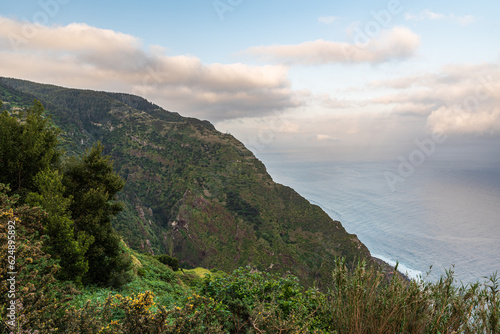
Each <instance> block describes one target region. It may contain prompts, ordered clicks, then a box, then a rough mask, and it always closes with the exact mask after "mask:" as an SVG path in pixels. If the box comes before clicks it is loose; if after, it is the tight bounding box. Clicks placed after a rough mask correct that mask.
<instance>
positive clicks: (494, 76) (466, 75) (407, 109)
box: [368, 63, 500, 135]
mask: <svg viewBox="0 0 500 334" xmlns="http://www.w3.org/2000/svg"><path fill="white" fill-rule="evenodd" d="M368 86H369V87H372V88H385V89H387V88H389V89H393V90H395V91H394V92H393V93H390V94H386V95H381V96H379V97H377V98H374V99H371V100H370V102H371V103H375V104H382V105H387V106H391V108H392V112H394V113H398V114H414V115H419V116H425V117H427V127H428V128H429V129H430V130H431V131H433V132H444V133H450V134H451V133H453V134H475V135H491V134H500V65H499V64H495V63H483V64H477V65H448V66H444V67H442V68H441V69H440V71H438V72H436V73H424V74H420V75H413V76H408V77H402V78H396V79H389V80H380V81H375V82H372V83H370V84H369V85H368Z"/></svg>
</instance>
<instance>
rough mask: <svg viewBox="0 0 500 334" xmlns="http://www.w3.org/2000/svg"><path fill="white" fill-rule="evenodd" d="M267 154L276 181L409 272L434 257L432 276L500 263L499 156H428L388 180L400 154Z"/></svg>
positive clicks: (465, 276)
mask: <svg viewBox="0 0 500 334" xmlns="http://www.w3.org/2000/svg"><path fill="white" fill-rule="evenodd" d="M264 162H265V164H266V166H267V167H268V171H269V172H270V174H271V175H272V177H273V179H274V180H275V181H277V182H279V183H282V184H285V185H288V186H291V187H292V188H294V189H295V190H296V191H298V192H299V193H300V194H301V195H303V196H304V197H306V198H307V199H308V200H310V201H311V202H312V203H315V204H318V205H320V206H321V207H322V208H323V209H324V210H325V211H326V212H327V213H328V214H329V215H330V217H332V219H335V220H339V221H341V222H342V224H343V225H344V227H345V228H346V230H347V231H348V232H350V233H355V234H357V235H358V237H359V239H360V240H361V241H362V242H363V243H365V244H366V246H367V247H368V248H369V250H370V252H371V253H372V255H374V256H376V257H379V258H382V259H384V260H386V261H387V262H392V264H394V263H395V261H399V263H400V270H402V271H406V270H408V273H409V275H410V276H413V277H417V276H418V275H423V276H425V274H426V272H427V271H428V270H429V267H430V266H431V265H432V266H433V268H432V272H431V275H430V277H429V279H431V280H435V279H436V278H438V277H439V276H440V275H441V274H443V273H444V269H449V268H451V267H452V266H453V265H454V270H455V274H456V275H455V276H456V278H457V279H458V280H461V281H463V282H464V283H467V282H473V281H478V280H479V281H483V280H484V279H483V276H489V275H491V274H492V273H494V272H495V271H498V270H499V269H500V162H487V163H486V162H485V163H478V162H464V161H462V162H460V161H425V163H424V164H422V165H421V166H418V167H417V168H415V170H414V172H413V173H411V175H410V176H408V177H405V178H403V180H404V181H401V182H397V183H395V184H394V186H393V187H391V185H390V182H388V181H387V177H386V175H385V174H386V173H387V172H392V173H395V174H396V175H397V168H398V164H400V162H399V161H387V162H296V161H295V162H293V163H290V162H289V161H277V160H276V159H272V157H270V156H266V157H265V158H264ZM392 188H393V189H392ZM393 190H394V191H393Z"/></svg>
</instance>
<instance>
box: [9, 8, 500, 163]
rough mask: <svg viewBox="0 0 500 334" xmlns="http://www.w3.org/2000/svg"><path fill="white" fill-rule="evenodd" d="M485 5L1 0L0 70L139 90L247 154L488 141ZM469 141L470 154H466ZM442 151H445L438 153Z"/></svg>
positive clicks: (490, 83)
mask: <svg viewBox="0 0 500 334" xmlns="http://www.w3.org/2000/svg"><path fill="white" fill-rule="evenodd" d="M498 13H500V3H498V2H496V1H475V2H456V1H439V2H436V1H414V0H390V1H357V2H346V1H323V0H319V1H314V2H306V1H281V0H276V1H262V0H254V1H250V0H215V1H213V0H210V1H202V0H197V1H172V0H170V1H147V2H146V1H141V2H139V1H77V0H40V1H22V2H20V1H8V2H4V3H3V4H2V7H0V75H1V76H9V77H16V78H22V79H28V80H33V81H38V82H45V83H52V84H58V85H62V86H69V87H77V88H88V89H97V90H109V91H123V92H129V93H133V94H137V95H141V96H143V97H145V98H147V99H148V100H150V101H153V102H155V103H156V104H159V105H160V106H162V107H164V108H165V109H168V110H173V111H177V112H179V113H181V114H183V115H186V116H194V117H198V118H202V119H208V120H210V121H211V122H213V123H214V124H215V125H216V127H217V128H218V129H219V130H221V131H224V132H230V133H232V134H234V135H235V136H236V137H237V138H239V139H240V140H242V141H243V142H244V143H245V144H247V146H249V147H250V148H251V149H252V150H253V151H254V152H255V153H256V154H257V155H258V156H272V155H273V154H274V155H275V156H277V154H278V153H279V154H280V156H286V157H288V158H291V159H294V158H295V159H297V158H299V157H300V158H307V159H311V160H319V159H325V157H328V159H333V160H335V159H337V160H382V159H384V160H396V159H397V158H398V156H400V155H404V154H405V153H410V152H411V151H412V150H413V149H414V147H415V141H416V140H423V139H425V138H432V135H433V134H435V133H442V134H444V135H446V138H447V141H446V142H445V143H443V144H442V145H441V150H437V151H436V153H435V154H434V155H433V158H440V157H442V158H445V157H446V158H449V157H450V156H453V157H454V158H456V159H467V158H470V159H479V158H478V157H480V159H483V158H484V159H486V158H491V157H492V156H495V155H496V154H497V153H498V152H499V144H498V143H499V138H500V136H499V134H500V96H499V95H500V94H499V91H500V89H499V88H500V85H499V84H500V67H499V58H500V34H499V32H500V24H499V22H500V21H498V19H497V15H498ZM478 151H479V152H478ZM450 152H453V153H450Z"/></svg>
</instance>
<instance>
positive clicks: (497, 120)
mask: <svg viewBox="0 0 500 334" xmlns="http://www.w3.org/2000/svg"><path fill="white" fill-rule="evenodd" d="M497 102H498V101H497ZM427 126H428V127H429V128H430V129H431V131H433V132H435V133H444V134H462V135H463V134H467V135H498V134H500V105H498V104H497V105H494V106H492V105H489V106H486V107H483V108H481V109H478V110H466V109H464V108H461V107H460V106H452V107H448V106H443V107H440V108H438V109H437V110H435V111H433V112H432V113H431V114H430V115H429V117H428V118H427Z"/></svg>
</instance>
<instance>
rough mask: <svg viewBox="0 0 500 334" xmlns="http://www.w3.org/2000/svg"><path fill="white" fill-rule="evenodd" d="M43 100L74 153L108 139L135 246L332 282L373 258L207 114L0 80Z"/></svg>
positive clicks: (22, 97)
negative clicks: (338, 262)
mask: <svg viewBox="0 0 500 334" xmlns="http://www.w3.org/2000/svg"><path fill="white" fill-rule="evenodd" d="M33 99H37V100H39V101H41V102H42V103H43V104H44V105H45V109H46V111H47V113H48V114H50V115H51V117H52V119H53V122H54V123H55V124H56V125H57V126H58V127H59V128H61V130H62V131H63V132H62V135H61V138H62V145H63V147H64V148H65V150H66V151H67V153H68V154H69V155H76V154H81V153H82V152H83V151H85V149H87V148H89V147H91V146H92V145H93V144H94V143H95V142H97V141H100V142H102V143H103V145H104V146H105V149H106V150H105V153H106V154H108V155H110V156H111V157H112V159H113V160H114V162H115V169H116V170H117V171H118V172H119V174H120V175H121V176H122V177H123V178H124V179H125V180H126V181H127V183H126V186H125V188H124V190H123V191H122V192H121V193H120V194H119V198H120V200H122V201H123V202H124V204H125V209H124V211H123V212H122V213H121V214H119V215H118V216H117V217H116V219H115V220H114V222H113V225H114V227H115V229H116V230H117V231H118V232H119V233H120V234H121V235H122V236H123V238H124V240H125V241H126V242H127V244H128V245H129V246H130V247H132V248H134V249H137V250H141V251H146V252H151V253H155V254H160V253H166V254H169V255H171V256H175V257H177V258H179V260H180V262H181V264H183V265H184V266H185V267H195V266H203V267H207V268H217V269H222V270H225V271H231V270H233V269H235V268H237V267H239V266H246V265H249V266H251V267H254V268H256V269H258V270H268V271H272V272H283V273H284V272H287V271H290V272H291V273H293V274H294V275H296V276H297V277H299V279H301V280H302V281H304V282H305V283H307V284H309V285H311V284H317V285H319V286H322V285H323V284H324V283H326V282H328V281H329V280H331V271H332V269H333V266H334V259H335V258H336V257H340V256H342V257H345V258H346V259H347V260H348V262H351V263H353V262H355V261H357V260H367V261H368V262H370V263H375V261H374V260H373V259H372V257H371V255H370V253H369V251H368V249H367V248H366V246H365V245H363V244H362V243H361V242H360V241H359V239H358V238H357V236H355V235H354V234H349V233H347V232H346V231H345V229H344V227H343V226H342V224H341V223H340V222H338V221H333V220H332V219H331V218H330V217H329V216H328V215H327V214H326V213H325V212H324V211H323V210H322V209H321V208H320V207H319V206H317V205H313V204H311V203H309V202H308V201H307V200H306V199H304V198H303V197H302V196H300V195H299V194H298V193H297V192H295V191H294V190H293V189H291V188H290V187H287V186H284V185H281V184H278V183H275V182H274V181H273V180H272V178H271V176H270V175H269V174H268V173H267V170H266V167H265V166H264V164H263V163H262V162H261V161H260V160H258V159H257V158H256V157H255V156H254V155H253V153H252V152H250V151H249V150H248V149H247V148H246V147H245V146H244V145H243V144H242V143H241V142H240V141H239V140H237V139H236V138H234V137H233V136H232V135H229V134H224V133H221V132H219V131H217V130H216V129H215V127H214V126H213V125H212V124H211V123H210V122H208V121H202V120H198V119H196V118H189V117H183V116H181V115H180V114H178V113H175V112H170V111H167V110H165V109H163V108H161V107H159V106H157V105H155V104H153V103H151V102H149V101H147V100H145V99H143V98H141V97H139V96H135V95H131V94H126V93H108V92H97V91H92V90H79V89H72V88H64V87H59V86H55V85H45V84H38V83H33V82H30V81H26V80H19V79H11V78H0V100H2V101H3V102H4V105H5V106H6V107H7V108H8V109H9V108H10V109H16V108H17V109H19V108H21V109H22V108H25V107H28V106H30V105H31V104H32V103H33Z"/></svg>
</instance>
